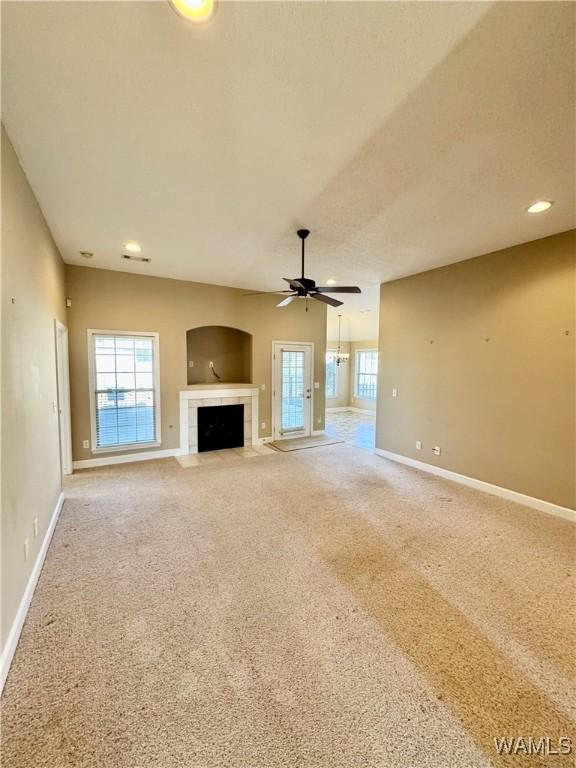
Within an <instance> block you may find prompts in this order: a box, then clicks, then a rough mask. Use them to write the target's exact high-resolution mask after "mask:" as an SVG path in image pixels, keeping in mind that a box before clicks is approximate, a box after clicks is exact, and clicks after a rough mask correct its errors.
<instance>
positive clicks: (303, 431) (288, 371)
mask: <svg viewBox="0 0 576 768" xmlns="http://www.w3.org/2000/svg"><path fill="white" fill-rule="evenodd" d="M272 351H273V363H274V365H273V370H274V387H273V424H272V426H273V439H274V440H284V439H286V438H289V437H306V436H308V435H310V434H311V432H312V352H313V345H312V344H289V343H282V342H274V343H273V350H272Z"/></svg>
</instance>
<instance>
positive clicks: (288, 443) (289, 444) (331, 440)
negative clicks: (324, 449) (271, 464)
mask: <svg viewBox="0 0 576 768" xmlns="http://www.w3.org/2000/svg"><path fill="white" fill-rule="evenodd" d="M343 442H344V440H340V439H339V438H338V437H328V436H327V435H326V436H324V435H319V436H318V437H291V438H290V439H288V440H276V441H275V442H273V443H266V445H267V446H268V447H269V448H274V450H275V451H282V452H285V451H301V450H302V449H303V448H318V447H319V446H320V445H336V443H343Z"/></svg>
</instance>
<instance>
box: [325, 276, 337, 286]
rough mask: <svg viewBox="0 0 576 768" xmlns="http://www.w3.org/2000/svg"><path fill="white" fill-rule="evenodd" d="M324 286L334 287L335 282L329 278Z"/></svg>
mask: <svg viewBox="0 0 576 768" xmlns="http://www.w3.org/2000/svg"><path fill="white" fill-rule="evenodd" d="M326 285H336V280H335V279H334V278H333V277H329V278H328V280H326Z"/></svg>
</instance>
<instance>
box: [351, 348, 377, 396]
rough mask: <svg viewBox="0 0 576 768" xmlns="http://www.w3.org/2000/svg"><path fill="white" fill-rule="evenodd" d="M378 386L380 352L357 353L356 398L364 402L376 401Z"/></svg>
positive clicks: (361, 351) (366, 351)
mask: <svg viewBox="0 0 576 768" xmlns="http://www.w3.org/2000/svg"><path fill="white" fill-rule="evenodd" d="M377 385H378V352H376V351H375V350H373V349H370V350H364V349H362V350H358V351H357V352H356V377H355V387H354V396H355V397H359V398H361V399H363V400H375V399H376V388H377Z"/></svg>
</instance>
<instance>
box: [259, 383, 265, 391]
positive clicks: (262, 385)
mask: <svg viewBox="0 0 576 768" xmlns="http://www.w3.org/2000/svg"><path fill="white" fill-rule="evenodd" d="M260 389H261V390H262V392H265V391H266V384H260Z"/></svg>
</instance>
